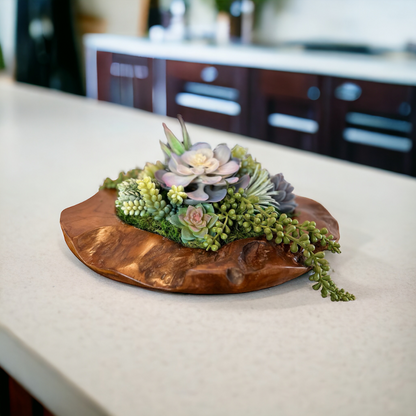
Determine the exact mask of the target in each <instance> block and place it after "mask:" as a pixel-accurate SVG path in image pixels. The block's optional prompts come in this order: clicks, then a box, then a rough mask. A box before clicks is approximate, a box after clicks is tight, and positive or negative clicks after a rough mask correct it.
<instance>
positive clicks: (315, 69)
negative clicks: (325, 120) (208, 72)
mask: <svg viewBox="0 0 416 416" xmlns="http://www.w3.org/2000/svg"><path fill="white" fill-rule="evenodd" d="M84 46H85V48H86V51H87V54H88V57H89V59H91V58H92V57H93V55H94V52H95V51H97V50H98V51H103V52H113V53H120V54H126V55H133V56H144V57H148V58H159V59H170V60H178V61H189V62H201V63H208V64H217V65H232V66H242V67H248V68H261V69H271V70H276V71H288V72H300V73H307V74H317V75H327V76H334V77H342V78H351V79H360V80H367V81H376V82H385V83H390V84H400V85H416V57H413V58H409V56H408V55H405V54H385V55H363V54H354V53H341V52H338V53H335V52H320V51H306V50H299V49H298V48H295V47H293V48H290V47H280V48H277V47H276V48H271V47H269V48H267V47H260V46H243V45H224V46H215V45H207V44H200V43H191V42H188V43H185V42H183V43H167V42H166V43H158V42H151V41H149V40H148V39H142V38H134V37H127V36H119V35H110V34H89V35H86V36H84ZM87 71H88V73H89V74H90V75H93V74H94V68H90V69H88V68H87Z"/></svg>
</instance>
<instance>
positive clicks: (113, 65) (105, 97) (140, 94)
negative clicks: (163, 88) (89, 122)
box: [97, 51, 153, 111]
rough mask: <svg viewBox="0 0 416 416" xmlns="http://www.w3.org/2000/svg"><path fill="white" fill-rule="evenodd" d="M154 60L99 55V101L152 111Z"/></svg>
mask: <svg viewBox="0 0 416 416" xmlns="http://www.w3.org/2000/svg"><path fill="white" fill-rule="evenodd" d="M152 68H153V60H152V59H151V58H144V57H139V56H130V55H121V54H115V53H109V52H101V51H98V52H97V87H98V99H99V100H102V101H109V102H112V103H115V104H121V105H124V106H126V107H135V108H139V109H141V110H146V111H152V89H153V73H152V72H153V71H152Z"/></svg>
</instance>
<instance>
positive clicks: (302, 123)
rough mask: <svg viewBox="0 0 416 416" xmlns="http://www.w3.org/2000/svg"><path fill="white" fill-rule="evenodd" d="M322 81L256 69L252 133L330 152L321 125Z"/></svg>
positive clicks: (317, 150) (312, 149)
mask: <svg viewBox="0 0 416 416" xmlns="http://www.w3.org/2000/svg"><path fill="white" fill-rule="evenodd" d="M321 101H322V98H321V78H320V77H318V76H317V75H310V74H298V73H290V72H280V71H269V70H261V69H258V70H257V69H253V70H252V73H251V107H250V108H251V117H250V120H251V122H250V133H251V135H252V136H253V137H256V138H259V139H263V140H268V141H272V142H274V143H279V144H283V145H285V146H291V147H296V148H299V149H304V150H310V151H314V152H319V153H328V152H329V149H328V146H327V145H325V143H324V141H323V139H322V140H320V137H324V134H323V130H324V128H323V126H322V123H321V113H322V110H321Z"/></svg>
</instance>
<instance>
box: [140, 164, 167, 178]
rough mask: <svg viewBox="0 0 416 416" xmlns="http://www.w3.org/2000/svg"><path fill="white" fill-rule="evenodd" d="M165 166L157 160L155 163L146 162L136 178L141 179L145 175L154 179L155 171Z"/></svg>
mask: <svg viewBox="0 0 416 416" xmlns="http://www.w3.org/2000/svg"><path fill="white" fill-rule="evenodd" d="M165 168H166V166H165V165H164V164H163V163H162V162H160V161H159V160H158V161H157V162H156V163H150V162H147V163H146V165H145V166H144V168H143V170H142V171H141V172H140V173H139V175H138V178H139V179H143V178H144V177H145V176H148V177H149V178H152V179H155V172H157V171H158V170H161V169H165Z"/></svg>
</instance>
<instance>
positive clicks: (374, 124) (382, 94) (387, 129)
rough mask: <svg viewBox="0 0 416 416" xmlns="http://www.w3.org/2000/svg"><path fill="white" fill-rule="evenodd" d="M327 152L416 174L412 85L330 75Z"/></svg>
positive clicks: (413, 94)
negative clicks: (328, 147)
mask: <svg viewBox="0 0 416 416" xmlns="http://www.w3.org/2000/svg"><path fill="white" fill-rule="evenodd" d="M328 83H329V84H330V88H329V90H330V94H329V97H328V101H329V102H330V109H329V111H328V113H327V117H328V124H329V128H330V132H331V155H332V156H334V157H337V158H341V159H345V160H349V161H352V162H356V163H361V164H365V165H369V166H374V167H377V168H382V169H388V170H391V171H394V172H399V173H406V174H409V175H413V176H416V172H415V140H416V138H415V133H416V132H415V111H414V107H415V99H416V97H415V88H414V87H410V86H403V85H390V84H382V83H376V82H370V81H357V80H348V79H341V78H329V79H328Z"/></svg>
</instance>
